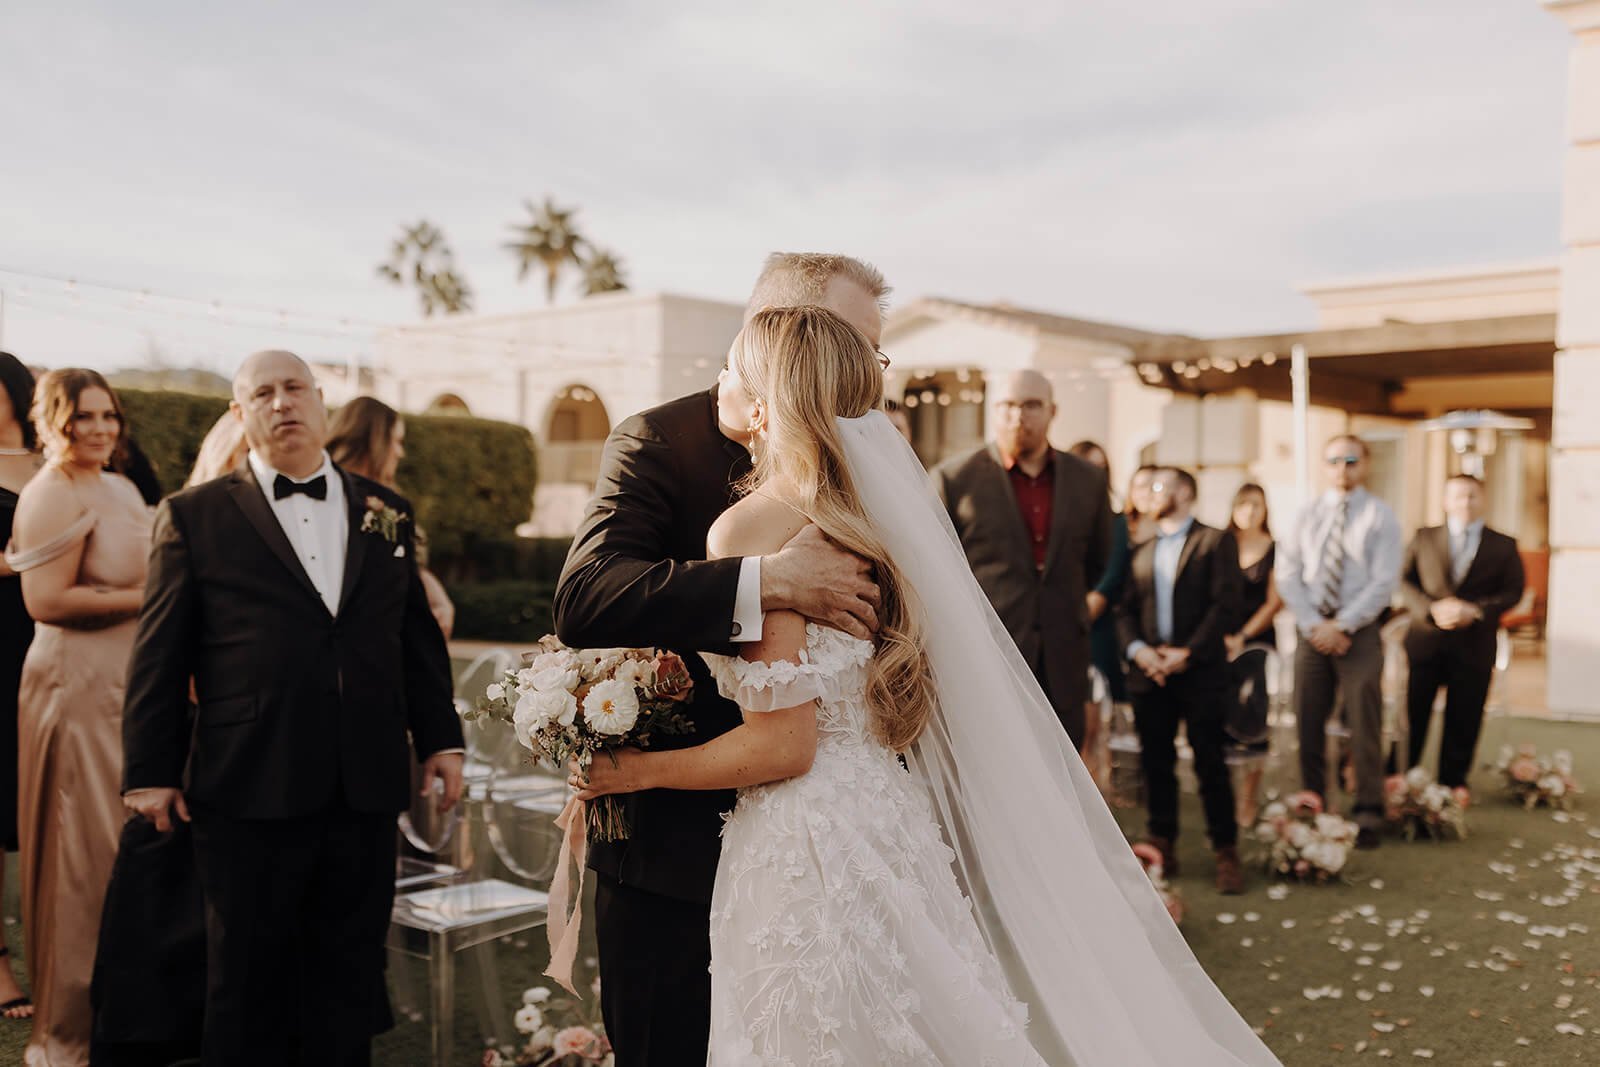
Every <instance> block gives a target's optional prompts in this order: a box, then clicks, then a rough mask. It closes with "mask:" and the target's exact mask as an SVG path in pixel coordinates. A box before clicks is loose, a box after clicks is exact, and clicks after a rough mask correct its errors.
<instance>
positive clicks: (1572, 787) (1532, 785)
mask: <svg viewBox="0 0 1600 1067" xmlns="http://www.w3.org/2000/svg"><path fill="white" fill-rule="evenodd" d="M1495 770H1497V771H1499V772H1500V773H1501V774H1503V775H1505V779H1506V788H1507V789H1508V790H1510V791H1511V795H1512V796H1514V797H1516V798H1517V799H1518V800H1520V801H1522V806H1523V807H1525V808H1528V809H1530V810H1532V809H1533V808H1536V807H1538V806H1539V805H1540V804H1547V805H1549V806H1550V807H1552V808H1559V809H1561V810H1562V811H1570V810H1571V809H1572V801H1573V798H1574V797H1575V796H1577V794H1579V793H1581V792H1583V787H1582V786H1580V785H1579V784H1578V780H1577V779H1576V778H1574V777H1573V776H1572V753H1571V752H1569V751H1567V750H1566V749H1561V750H1559V751H1558V752H1556V753H1555V755H1553V756H1549V757H1545V756H1541V755H1539V749H1538V748H1537V747H1536V746H1534V745H1518V746H1517V748H1516V750H1515V752H1513V751H1512V748H1511V746H1510V745H1502V746H1501V748H1500V758H1499V759H1498V760H1496V761H1495Z"/></svg>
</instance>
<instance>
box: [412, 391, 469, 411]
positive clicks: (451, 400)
mask: <svg viewBox="0 0 1600 1067" xmlns="http://www.w3.org/2000/svg"><path fill="white" fill-rule="evenodd" d="M423 414H425V415H471V414H472V409H471V408H469V407H467V402H466V401H465V400H462V399H461V398H460V397H459V396H456V394H454V393H441V394H440V395H439V396H436V397H434V398H433V403H431V404H429V405H428V408H427V410H426V411H425V412H423Z"/></svg>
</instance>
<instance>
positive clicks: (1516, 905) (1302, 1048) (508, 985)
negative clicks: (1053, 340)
mask: <svg viewBox="0 0 1600 1067" xmlns="http://www.w3.org/2000/svg"><path fill="white" fill-rule="evenodd" d="M1508 741H1532V742H1535V743H1537V744H1538V745H1539V747H1540V749H1541V751H1550V750H1554V749H1556V748H1562V747H1565V748H1570V749H1572V750H1573V752H1574V754H1575V756H1576V758H1577V764H1578V777H1579V778H1580V779H1586V780H1587V781H1588V782H1590V783H1591V788H1596V787H1600V728H1596V727H1590V726H1574V725H1565V724H1559V723H1549V722H1544V721H1540V720H1530V719H1510V720H1505V719H1499V720H1493V721H1491V722H1490V723H1488V724H1487V726H1486V728H1485V737H1484V741H1483V745H1482V748H1481V751H1482V752H1483V753H1484V754H1486V755H1492V754H1493V753H1494V752H1495V751H1496V750H1497V749H1498V747H1499V745H1500V744H1502V743H1504V742H1508ZM1277 784H1279V785H1283V786H1292V784H1293V783H1292V782H1291V781H1280V782H1278V783H1277ZM1474 785H1475V787H1476V790H1477V795H1478V801H1477V804H1476V805H1475V806H1474V808H1473V809H1472V811H1471V813H1470V827H1471V836H1470V837H1469V838H1468V839H1467V840H1466V841H1461V842H1446V843H1440V844H1434V843H1428V842H1418V843H1413V844H1406V843H1404V842H1402V841H1399V840H1398V839H1396V840H1392V841H1389V842H1386V843H1385V845H1384V847H1383V848H1382V849H1380V850H1378V851H1377V852H1372V853H1357V854H1356V858H1355V860H1354V862H1353V863H1352V866H1351V868H1350V870H1349V884H1344V885H1330V886H1322V887H1300V886H1294V887H1290V888H1289V889H1288V892H1287V894H1286V895H1285V894H1281V893H1279V894H1269V892H1268V889H1269V886H1270V885H1271V884H1272V883H1270V882H1269V881H1267V879H1266V878H1265V876H1263V875H1261V874H1259V873H1256V874H1254V875H1253V878H1252V882H1251V885H1250V888H1249V891H1248V892H1247V893H1246V894H1245V895H1244V896H1242V897H1221V896H1219V895H1218V894H1217V893H1216V892H1215V891H1214V890H1213V889H1212V888H1211V885H1210V862H1209V858H1208V857H1207V855H1206V852H1205V842H1204V837H1203V834H1202V833H1201V822H1200V813H1199V807H1198V803H1197V801H1196V799H1195V798H1194V797H1192V796H1186V797H1185V798H1184V804H1185V807H1184V819H1185V826H1186V827H1187V828H1188V830H1187V833H1186V835H1185V837H1184V838H1183V840H1182V842H1181V849H1182V853H1183V861H1184V870H1185V875H1184V877H1183V878H1181V879H1178V880H1177V883H1176V884H1177V886H1178V888H1179V889H1180V890H1181V891H1182V892H1183V894H1184V897H1185V902H1186V905H1187V909H1188V916H1187V918H1186V919H1185V921H1184V931H1185V933H1186V934H1187V936H1188V938H1189V941H1190V943H1191V944H1192V945H1193V946H1194V948H1195V952H1196V953H1197V954H1198V955H1199V957H1200V959H1201V960H1202V961H1203V962H1204V963H1205V964H1206V966H1207V967H1208V968H1209V970H1210V972H1211V974H1212V975H1213V976H1214V977H1215V978H1216V980H1217V982H1218V984H1219V985H1220V986H1221V987H1222V989H1223V990H1224V991H1225V992H1226V993H1227V994H1228V996H1229V997H1230V999H1232V1001H1233V1003H1234V1004H1235V1005H1237V1006H1238V1008H1239V1010H1240V1011H1241V1012H1243V1013H1244V1015H1245V1017H1246V1018H1248V1019H1249V1020H1250V1021H1251V1022H1252V1023H1253V1024H1255V1025H1257V1026H1261V1027H1264V1028H1265V1035H1266V1040H1267V1041H1268V1043H1269V1044H1270V1045H1271V1046H1272V1048H1273V1050H1274V1051H1275V1052H1277V1054H1278V1055H1279V1056H1280V1057H1281V1058H1282V1059H1283V1062H1284V1063H1286V1064H1290V1065H1295V1067H1298V1065H1307V1067H1311V1065H1322V1064H1331V1063H1340V1062H1344V1061H1346V1060H1351V1061H1359V1059H1361V1058H1362V1057H1365V1058H1368V1059H1371V1058H1374V1057H1378V1058H1385V1057H1393V1058H1395V1059H1403V1060H1405V1061H1406V1062H1415V1061H1416V1060H1418V1059H1431V1061H1432V1062H1435V1063H1440V1064H1449V1065H1451V1067H1455V1065H1458V1064H1460V1065H1469V1064H1482V1065H1484V1067H1488V1065H1490V1064H1494V1063H1506V1064H1513V1065H1525V1064H1558V1063H1600V1016H1596V1015H1591V1014H1589V1011H1590V1010H1592V1009H1594V1008H1596V1007H1600V998H1597V997H1596V988H1595V987H1596V984H1597V981H1600V940H1597V937H1596V935H1600V817H1595V818H1591V817H1590V814H1589V812H1590V810H1592V809H1594V807H1595V805H1596V804H1597V803H1600V801H1597V800H1596V799H1595V798H1594V797H1593V796H1591V797H1589V798H1585V800H1582V801H1580V803H1579V809H1578V811H1577V812H1575V813H1573V814H1572V815H1571V816H1570V817H1566V818H1557V817H1555V816H1553V815H1552V813H1550V812H1548V811H1538V812H1525V811H1523V810H1521V809H1520V808H1518V807H1516V806H1514V805H1512V804H1510V803H1509V802H1506V801H1503V800H1502V799H1501V797H1500V794H1499V793H1498V791H1497V789H1496V786H1497V785H1498V783H1497V782H1496V780H1495V779H1494V777H1493V775H1492V774H1483V775H1480V776H1479V778H1478V779H1477V780H1476V781H1475V783H1474ZM1121 814H1122V817H1123V822H1124V827H1125V829H1127V830H1128V831H1129V832H1130V834H1135V833H1137V832H1138V830H1139V824H1140V819H1139V817H1138V814H1137V813H1136V812H1128V811H1124V812H1122V813H1121ZM10 866H11V868H12V871H13V872H14V869H15V859H14V858H13V859H12V860H11V864H10ZM1574 886H1575V887H1577V893H1576V895H1575V896H1569V895H1566V894H1567V891H1568V889H1569V888H1570V887H1574ZM1275 897H1281V899H1275ZM5 908H6V914H7V915H10V916H15V915H16V908H17V893H16V885H15V878H14V876H13V877H10V878H8V879H7V883H6V894H5ZM591 914H592V912H591ZM6 931H7V937H8V940H9V941H10V942H11V944H12V946H13V950H14V951H15V950H17V949H18V948H19V947H20V946H19V945H18V941H19V938H18V931H17V926H16V925H15V923H14V921H12V920H8V921H7V924H6ZM583 955H586V953H580V965H582V964H583V962H584V961H583V959H582V956H583ZM493 959H494V965H493V967H492V968H491V972H492V973H491V975H490V978H491V979H492V980H493V981H494V982H497V983H498V985H499V986H500V993H499V994H498V999H499V1000H500V1001H501V1002H503V1003H504V1005H505V1008H506V1010H507V1011H509V1010H511V1009H512V1008H513V1007H514V1006H515V1004H516V1003H517V1002H518V1000H519V998H520V993H521V991H522V990H523V989H524V988H525V987H526V986H528V985H531V984H536V979H537V973H538V971H539V970H540V969H541V968H542V966H543V964H544V961H545V951H544V943H543V936H542V934H541V933H540V932H539V931H533V932H532V934H531V935H530V936H525V937H523V938H520V939H517V940H514V941H508V942H505V943H502V944H501V945H499V946H497V948H496V951H495V953H494V958H493ZM462 964H463V965H462V967H461V969H460V976H459V979H458V982H459V996H458V1003H457V1037H458V1039H457V1045H456V1047H457V1055H456V1056H455V1059H454V1062H453V1064H452V1065H451V1067H468V1065H472V1064H476V1063H477V1062H478V1060H479V1056H480V1053H481V1048H482V1045H481V1041H480V1039H479V1038H478V1037H477V1036H476V1034H477V1033H478V1022H477V1020H478V1017H479V1015H480V1013H481V1010H482V1007H483V1001H484V993H483V988H484V985H485V982H484V981H483V980H482V979H481V978H480V976H479V975H478V973H477V968H476V967H475V966H474V961H472V960H471V959H467V958H464V959H463V960H462ZM587 974H592V972H590V971H586V972H585V975H587ZM397 977H401V979H402V984H398V985H397V995H396V998H395V999H396V1006H397V1010H398V1011H399V1012H401V1013H402V1014H404V1013H405V1012H407V1011H413V1012H414V1011H417V1010H419V1009H420V1008H421V1006H422V1002H421V1000H420V996H421V994H422V993H423V992H424V990H423V989H422V986H421V979H422V971H421V968H420V965H410V966H409V968H408V969H407V970H406V971H405V972H404V974H403V975H401V976H397ZM407 979H408V980H409V990H408V989H407V988H406V986H405V985H404V984H403V983H404V981H405V980H407ZM1159 1022H1160V1021H1159V1020H1152V1023H1153V1024H1154V1025H1159ZM1563 1025H1571V1026H1575V1027H1578V1028H1581V1029H1582V1030H1583V1031H1584V1032H1583V1033H1582V1034H1581V1035H1577V1034H1564V1033H1560V1032H1558V1031H1557V1027H1558V1026H1563ZM25 1028H26V1027H25V1024H22V1023H10V1022H5V1021H3V1020H0V1063H7V1064H10V1063H17V1062H19V1061H20V1058H21V1048H22V1044H23V1041H24V1039H25ZM1363 1043H1364V1044H1363ZM426 1048H427V1027H426V1023H425V1022H424V1021H422V1020H421V1019H420V1018H410V1019H408V1018H403V1019H402V1022H401V1024H400V1025H399V1026H398V1027H397V1028H396V1029H395V1030H394V1031H392V1032H391V1033H389V1034H386V1035H384V1036H383V1037H382V1038H381V1039H380V1040H379V1042H378V1045H377V1049H376V1052H375V1057H374V1058H375V1062H377V1063H379V1064H383V1065H384V1067H423V1065H425V1064H426V1063H427V1055H426ZM1427 1054H1431V1055H1427Z"/></svg>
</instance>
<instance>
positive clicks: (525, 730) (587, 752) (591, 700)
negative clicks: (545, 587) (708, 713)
mask: <svg viewBox="0 0 1600 1067" xmlns="http://www.w3.org/2000/svg"><path fill="white" fill-rule="evenodd" d="M522 659H523V665H522V666H521V667H519V668H516V669H513V670H509V671H507V672H506V673H505V674H504V675H503V676H502V677H501V678H500V679H499V680H498V681H496V682H494V683H492V684H491V685H490V686H489V687H488V688H487V690H485V692H484V695H483V697H482V698H480V699H479V701H478V704H477V707H476V708H474V709H473V710H472V711H469V712H467V713H466V715H465V716H464V717H465V718H466V719H468V720H469V721H472V720H475V719H479V718H491V719H497V720H499V721H501V722H507V723H510V724H511V727H512V730H513V731H514V732H515V733H516V736H517V740H518V741H520V742H521V743H522V745H523V746H524V747H525V748H528V749H530V750H531V751H532V752H533V754H534V756H535V757H536V758H537V759H541V760H544V761H546V762H547V763H548V764H550V765H551V766H552V767H553V768H555V769H556V770H557V771H565V769H566V765H567V761H568V760H571V759H576V760H577V761H578V763H579V765H580V766H582V767H584V768H585V769H587V768H588V767H589V765H590V764H591V763H592V762H594V759H595V757H596V756H599V755H601V754H603V753H606V752H608V751H609V750H612V749H617V748H621V747H623V746H625V745H632V746H636V747H639V748H648V747H650V742H651V740H652V739H653V738H654V737H656V736H658V735H663V734H681V733H686V732H688V731H689V730H690V729H691V728H692V727H691V724H690V722H689V720H688V717H687V716H685V715H684V714H683V711H682V703H683V701H685V700H687V699H688V698H689V696H690V695H691V694H692V693H693V691H694V682H693V680H692V679H691V678H690V676H689V669H688V668H687V667H686V666H685V665H684V662H683V660H682V659H680V658H679V657H678V656H677V655H675V654H674V653H671V652H662V651H658V650H657V649H654V648H583V649H579V648H568V647H567V646H566V645H564V644H562V643H561V642H560V641H559V640H558V639H557V638H555V637H554V636H546V637H543V638H541V639H540V641H539V644H538V647H536V648H535V649H534V650H533V651H531V652H528V653H526V654H524V656H523V657H522ZM588 819H589V830H590V833H591V834H592V836H593V837H595V838H596V839H598V840H601V841H620V840H622V839H624V838H626V837H627V836H628V823H627V819H626V818H625V817H624V815H623V810H622V806H621V800H620V799H619V798H617V797H611V796H608V797H602V798H601V799H600V800H599V801H598V802H596V803H594V804H591V805H588Z"/></svg>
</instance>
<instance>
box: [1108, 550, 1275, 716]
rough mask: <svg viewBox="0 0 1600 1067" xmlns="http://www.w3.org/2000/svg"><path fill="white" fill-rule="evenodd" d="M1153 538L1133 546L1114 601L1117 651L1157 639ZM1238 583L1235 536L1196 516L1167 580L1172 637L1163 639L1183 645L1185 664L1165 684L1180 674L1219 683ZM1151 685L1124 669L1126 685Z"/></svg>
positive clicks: (1236, 605)
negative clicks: (1173, 572)
mask: <svg viewBox="0 0 1600 1067" xmlns="http://www.w3.org/2000/svg"><path fill="white" fill-rule="evenodd" d="M1156 541H1157V538H1151V539H1150V540H1148V541H1146V542H1145V543H1144V544H1142V545H1140V546H1139V547H1138V548H1137V549H1135V550H1134V553H1133V559H1132V561H1131V562H1130V563H1129V566H1128V580H1127V581H1126V582H1124V583H1123V586H1122V600H1121V601H1120V602H1119V603H1118V604H1117V607H1116V612H1117V651H1118V653H1119V654H1121V655H1124V656H1125V655H1126V654H1127V649H1128V646H1129V645H1131V644H1133V643H1134V642H1135V641H1143V642H1145V643H1146V644H1148V645H1152V646H1159V645H1161V644H1162V640H1161V633H1160V627H1159V624H1158V622H1157V619H1156ZM1243 589H1244V576H1243V574H1241V573H1240V571H1239V545H1238V542H1236V541H1235V540H1234V539H1233V538H1232V537H1231V536H1229V534H1228V532H1227V531H1226V530H1218V529H1215V528H1213V527H1210V526H1207V525H1205V524H1204V523H1202V522H1198V521H1196V522H1195V523H1194V524H1193V525H1192V526H1190V527H1189V535H1188V536H1187V537H1186V538H1184V542H1183V549H1182V551H1181V552H1180V553H1179V555H1178V575H1177V578H1176V579H1175V580H1174V581H1173V585H1172V640H1171V641H1170V642H1168V643H1170V644H1171V645H1173V646H1174V647H1176V648H1187V649H1188V650H1189V666H1188V669H1187V670H1185V671H1184V672H1183V673H1182V674H1180V675H1176V676H1175V677H1174V679H1172V680H1169V681H1168V683H1167V684H1168V685H1171V684H1173V681H1176V680H1177V679H1180V678H1181V679H1184V681H1185V683H1186V684H1192V685H1219V686H1220V685H1223V684H1224V683H1225V681H1226V678H1227V666H1228V649H1227V646H1226V644H1225V643H1224V642H1223V637H1224V636H1225V635H1226V634H1228V633H1229V632H1230V631H1231V628H1232V626H1233V624H1234V622H1235V621H1236V620H1237V618H1238V614H1239V598H1240V596H1241V595H1242V593H1243ZM1153 687H1154V683H1152V682H1151V681H1150V679H1149V678H1147V677H1145V674H1144V672H1143V671H1141V670H1139V669H1138V668H1137V667H1133V668H1131V669H1129V671H1128V688H1129V689H1131V690H1133V691H1135V692H1148V691H1149V690H1150V689H1151V688H1153Z"/></svg>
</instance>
